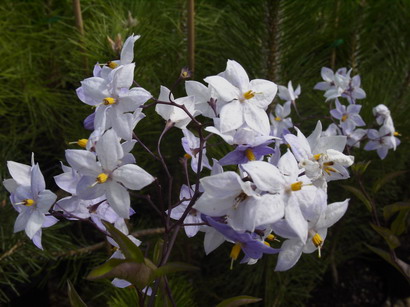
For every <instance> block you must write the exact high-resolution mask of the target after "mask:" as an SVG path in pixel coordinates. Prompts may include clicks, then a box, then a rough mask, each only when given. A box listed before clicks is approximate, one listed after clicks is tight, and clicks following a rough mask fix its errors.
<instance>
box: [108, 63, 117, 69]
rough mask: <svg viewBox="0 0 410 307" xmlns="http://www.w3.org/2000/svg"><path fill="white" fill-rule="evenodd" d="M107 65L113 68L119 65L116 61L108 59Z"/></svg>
mask: <svg viewBox="0 0 410 307" xmlns="http://www.w3.org/2000/svg"><path fill="white" fill-rule="evenodd" d="M107 66H108V67H109V68H111V69H114V68H116V67H118V64H117V63H115V62H112V61H108V62H107Z"/></svg>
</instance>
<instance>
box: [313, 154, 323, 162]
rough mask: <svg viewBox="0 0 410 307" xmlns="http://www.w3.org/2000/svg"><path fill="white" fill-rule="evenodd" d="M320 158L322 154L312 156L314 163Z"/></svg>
mask: <svg viewBox="0 0 410 307" xmlns="http://www.w3.org/2000/svg"><path fill="white" fill-rule="evenodd" d="M321 156H322V154H317V155H314V156H313V159H315V160H316V161H318V160H319V159H320V157H321Z"/></svg>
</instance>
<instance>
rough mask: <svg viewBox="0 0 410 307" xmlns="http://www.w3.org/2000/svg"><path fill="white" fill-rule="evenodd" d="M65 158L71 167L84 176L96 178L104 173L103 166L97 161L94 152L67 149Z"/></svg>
mask: <svg viewBox="0 0 410 307" xmlns="http://www.w3.org/2000/svg"><path fill="white" fill-rule="evenodd" d="M65 157H66V160H67V162H68V163H69V164H70V165H71V167H72V168H74V169H75V170H76V171H78V172H79V173H81V174H83V175H88V176H95V177H96V176H98V175H99V174H100V173H102V170H101V166H100V165H99V164H98V163H97V161H95V154H93V153H92V152H89V151H87V150H81V149H67V150H66V151H65Z"/></svg>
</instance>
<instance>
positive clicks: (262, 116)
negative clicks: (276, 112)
mask: <svg viewBox="0 0 410 307" xmlns="http://www.w3.org/2000/svg"><path fill="white" fill-rule="evenodd" d="M244 103H245V106H244V107H243V112H244V121H245V122H246V124H247V125H248V126H249V127H250V128H252V129H253V130H255V131H256V132H259V133H260V134H262V135H269V131H270V125H269V117H268V114H267V113H266V112H265V111H264V110H263V109H260V108H258V107H257V106H255V105H253V104H252V103H251V102H249V103H246V102H244ZM221 118H222V117H221Z"/></svg>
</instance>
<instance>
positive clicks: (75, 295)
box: [67, 280, 87, 307]
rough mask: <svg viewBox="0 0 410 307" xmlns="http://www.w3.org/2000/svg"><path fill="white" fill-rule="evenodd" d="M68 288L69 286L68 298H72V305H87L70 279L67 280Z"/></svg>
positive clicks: (76, 306)
mask: <svg viewBox="0 0 410 307" xmlns="http://www.w3.org/2000/svg"><path fill="white" fill-rule="evenodd" d="M67 288H68V299H69V300H70V305H71V307H87V305H86V303H84V301H83V300H82V299H81V297H80V296H79V295H78V293H77V291H76V290H75V288H74V286H73V284H72V283H71V281H70V280H67Z"/></svg>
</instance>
